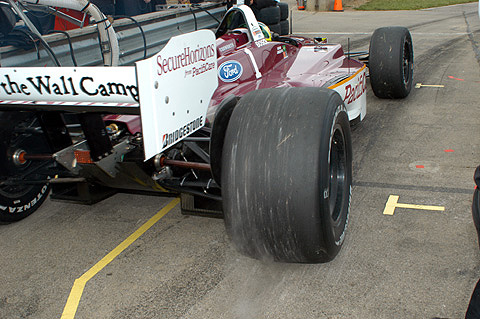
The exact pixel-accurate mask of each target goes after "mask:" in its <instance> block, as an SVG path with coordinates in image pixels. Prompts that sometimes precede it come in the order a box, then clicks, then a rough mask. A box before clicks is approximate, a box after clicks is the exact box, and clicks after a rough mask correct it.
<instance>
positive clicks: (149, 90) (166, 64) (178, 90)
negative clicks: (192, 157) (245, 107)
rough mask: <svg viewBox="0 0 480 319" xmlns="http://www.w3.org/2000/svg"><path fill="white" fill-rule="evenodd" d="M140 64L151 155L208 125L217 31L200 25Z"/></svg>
mask: <svg viewBox="0 0 480 319" xmlns="http://www.w3.org/2000/svg"><path fill="white" fill-rule="evenodd" d="M136 68H137V80H138V86H139V93H140V104H141V108H140V112H141V118H142V132H143V136H144V149H145V159H149V158H151V157H152V156H154V155H156V154H158V153H161V152H162V151H164V150H165V149H167V148H169V147H170V146H172V145H173V144H175V143H177V142H178V141H180V140H182V139H184V138H185V137H187V136H188V135H190V134H192V133H193V132H195V131H197V130H198V129H200V128H201V127H203V126H204V125H205V120H206V114H207V108H208V105H209V103H210V99H211V98H212V95H213V93H214V91H215V90H216V88H217V85H218V79H217V50H216V44H215V34H214V33H213V32H212V31H209V30H199V31H195V32H192V33H187V34H183V35H181V36H177V37H173V38H171V39H170V41H168V43H167V45H166V46H165V47H164V48H163V50H162V51H160V52H159V53H158V54H156V55H155V56H153V57H151V58H149V59H147V60H143V61H140V62H137V63H136Z"/></svg>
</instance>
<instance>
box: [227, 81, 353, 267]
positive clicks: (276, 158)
mask: <svg viewBox="0 0 480 319" xmlns="http://www.w3.org/2000/svg"><path fill="white" fill-rule="evenodd" d="M351 185H352V145H351V136H350V126H349V121H348V116H347V113H346V110H345V106H344V104H343V101H342V99H341V97H340V95H338V93H336V92H335V91H333V90H329V89H323V88H321V89H319V88H288V89H285V88H282V89H279V88H276V89H265V90H260V91H254V92H250V93H248V94H246V95H245V96H244V97H242V98H241V99H240V101H239V102H238V104H237V106H236V107H235V109H234V111H233V114H232V117H231V119H230V122H229V126H228V128H227V132H226V136H225V144H224V149H223V155H222V198H223V211H224V216H225V226H226V229H227V232H228V234H229V235H230V237H231V239H232V241H233V243H234V245H235V246H236V248H237V249H238V250H239V251H240V252H242V253H243V254H245V255H247V256H250V257H253V258H257V259H267V260H272V259H273V260H275V261H281V262H297V263H319V262H327V261H330V260H332V259H333V258H334V257H335V256H336V255H337V254H338V252H339V251H340V248H341V247H342V244H343V242H344V238H345V232H346V228H347V225H348V218H349V210H350V198H351Z"/></svg>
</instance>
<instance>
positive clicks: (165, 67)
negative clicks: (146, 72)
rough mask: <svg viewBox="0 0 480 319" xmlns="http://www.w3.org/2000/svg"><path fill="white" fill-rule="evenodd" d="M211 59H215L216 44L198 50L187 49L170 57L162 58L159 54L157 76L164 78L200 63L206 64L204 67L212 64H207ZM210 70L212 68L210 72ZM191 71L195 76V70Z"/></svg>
mask: <svg viewBox="0 0 480 319" xmlns="http://www.w3.org/2000/svg"><path fill="white" fill-rule="evenodd" d="M210 58H215V44H208V45H205V46H203V47H199V48H196V49H192V48H190V47H186V48H183V49H182V50H180V52H179V53H178V54H176V55H173V56H169V57H162V56H161V55H160V54H159V55H157V74H158V76H162V75H164V74H167V73H170V72H173V71H176V70H179V69H183V68H186V67H189V66H190V65H192V64H195V63H198V62H204V64H203V65H205V64H211V63H208V62H207V59H210ZM207 68H208V66H207ZM210 69H211V68H209V69H208V70H210ZM189 71H191V73H190V74H192V76H195V75H194V72H193V69H190V70H189ZM204 72H205V71H204ZM202 73H203V72H202ZM185 76H186V75H185Z"/></svg>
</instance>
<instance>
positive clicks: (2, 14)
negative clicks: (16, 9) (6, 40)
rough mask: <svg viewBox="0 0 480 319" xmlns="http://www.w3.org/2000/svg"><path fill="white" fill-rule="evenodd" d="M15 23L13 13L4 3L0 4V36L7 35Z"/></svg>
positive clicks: (15, 19)
mask: <svg viewBox="0 0 480 319" xmlns="http://www.w3.org/2000/svg"><path fill="white" fill-rule="evenodd" d="M15 23H17V18H16V16H15V13H13V11H12V9H11V8H10V7H9V6H8V5H7V4H6V3H0V35H2V36H5V35H7V34H9V33H10V31H12V30H13V27H14V26H15Z"/></svg>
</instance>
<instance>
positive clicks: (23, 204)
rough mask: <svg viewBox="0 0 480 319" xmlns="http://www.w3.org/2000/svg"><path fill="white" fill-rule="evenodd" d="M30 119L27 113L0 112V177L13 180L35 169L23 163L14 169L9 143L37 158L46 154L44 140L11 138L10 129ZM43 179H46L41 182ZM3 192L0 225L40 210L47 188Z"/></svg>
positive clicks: (22, 137) (0, 197)
mask: <svg viewBox="0 0 480 319" xmlns="http://www.w3.org/2000/svg"><path fill="white" fill-rule="evenodd" d="M33 118H34V115H33V114H31V113H21V112H0V123H1V124H3V125H2V127H1V131H0V137H1V141H0V156H1V159H0V165H1V166H2V167H1V169H0V172H1V174H6V176H15V175H17V174H22V173H23V172H25V171H27V170H30V169H31V166H30V165H36V164H35V163H32V162H27V163H26V164H25V167H20V168H16V166H15V164H14V163H13V162H12V160H11V158H12V154H11V153H12V151H14V150H13V149H11V145H12V143H14V144H16V145H17V147H19V148H20V149H23V150H24V151H25V152H26V153H33V154H37V153H40V154H41V153H49V152H50V148H49V146H48V143H47V141H46V139H45V137H44V136H41V135H30V137H24V136H23V135H20V136H17V137H15V136H14V134H12V132H13V130H14V128H15V127H17V126H18V125H19V123H22V122H31V121H32V120H33ZM27 135H28V134H27ZM18 141H20V142H18ZM17 143H18V144H17ZM35 174H36V173H33V174H32V175H35ZM45 178H46V176H45V177H44V178H43V179H45ZM5 189H6V188H3V189H0V221H2V222H14V221H18V220H20V219H23V218H25V217H27V216H28V215H30V214H32V213H33V212H34V211H35V210H37V208H38V207H40V206H41V204H42V203H43V202H44V201H45V199H46V198H47V197H48V193H49V191H50V185H49V184H32V185H25V187H24V188H23V189H20V190H15V191H14V192H13V193H11V192H10V193H9V191H6V190H5ZM15 192H16V193H15Z"/></svg>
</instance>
